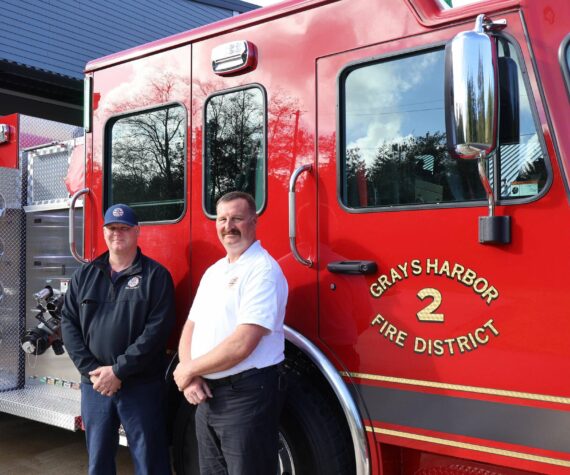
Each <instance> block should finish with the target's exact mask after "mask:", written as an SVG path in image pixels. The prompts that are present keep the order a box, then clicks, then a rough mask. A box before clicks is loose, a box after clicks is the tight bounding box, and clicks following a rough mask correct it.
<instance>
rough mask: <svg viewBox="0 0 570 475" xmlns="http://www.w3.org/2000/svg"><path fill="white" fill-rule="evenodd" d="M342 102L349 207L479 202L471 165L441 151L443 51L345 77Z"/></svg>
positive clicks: (345, 195) (345, 196)
mask: <svg viewBox="0 0 570 475" xmlns="http://www.w3.org/2000/svg"><path fill="white" fill-rule="evenodd" d="M344 97H345V103H344V117H343V120H344V141H345V146H344V150H345V158H344V164H343V165H344V176H343V190H342V198H343V202H344V203H345V204H346V205H347V206H348V207H351V208H368V207H380V206H402V205H410V204H430V203H443V202H455V201H469V200H481V199H484V196H485V194H484V191H483V187H482V185H481V183H480V180H479V176H478V172H477V168H476V163H475V162H474V161H472V162H469V161H457V160H453V159H452V158H451V157H450V155H449V154H448V152H447V150H446V137H445V132H444V130H445V117H444V113H443V51H442V50H438V51H433V50H432V51H428V52H427V53H424V54H420V55H415V56H405V57H402V58H399V59H397V60H389V61H385V62H381V63H372V64H368V65H365V66H364V67H357V68H355V69H352V70H349V71H348V72H347V73H346V74H345V75H344Z"/></svg>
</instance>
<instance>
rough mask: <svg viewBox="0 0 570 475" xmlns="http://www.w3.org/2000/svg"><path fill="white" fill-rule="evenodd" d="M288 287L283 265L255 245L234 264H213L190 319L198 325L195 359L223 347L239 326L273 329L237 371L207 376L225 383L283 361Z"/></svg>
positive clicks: (195, 327)
mask: <svg viewBox="0 0 570 475" xmlns="http://www.w3.org/2000/svg"><path fill="white" fill-rule="evenodd" d="M287 295H288V286H287V281H286V280H285V276H284V275H283V272H282V271H281V268H280V267H279V264H277V262H276V261H275V259H273V257H271V256H270V255H269V253H268V252H267V251H266V250H265V249H263V248H262V247H261V243H260V242H259V241H256V242H254V243H253V244H252V245H251V246H250V247H249V248H248V249H247V250H246V251H245V252H244V253H243V254H242V255H241V256H240V257H239V259H238V260H237V261H236V262H234V263H231V264H230V262H229V261H228V258H227V257H224V258H223V259H220V260H219V261H218V262H216V263H215V264H214V265H212V266H211V267H210V268H209V269H208V270H207V271H206V273H205V274H204V276H203V277H202V280H201V281H200V286H199V287H198V292H197V293H196V298H195V299H194V302H193V304H192V308H191V309H190V314H189V315H188V319H189V320H191V321H193V322H194V332H193V334H192V351H191V356H192V359H194V358H198V357H199V356H202V355H204V354H205V353H207V352H209V351H210V350H212V349H213V348H214V347H216V346H217V345H219V344H220V343H221V342H222V341H223V340H224V339H225V338H226V337H228V336H229V335H230V334H231V333H233V331H234V330H235V329H236V327H237V326H238V325H240V324H244V323H249V324H255V325H260V326H262V327H264V328H267V329H268V330H270V333H269V334H267V335H265V336H263V337H262V338H261V340H260V342H259V344H258V345H257V347H256V348H255V350H253V352H252V353H251V354H250V355H249V356H248V357H247V358H246V359H245V360H243V361H241V362H240V363H238V364H237V365H236V366H234V367H232V368H229V369H227V370H224V371H219V372H216V373H211V374H206V375H204V376H205V377H207V378H212V379H216V378H223V377H225V376H230V375H232V374H237V373H240V372H242V371H245V370H248V369H251V368H264V367H266V366H271V365H274V364H277V363H280V362H281V361H283V359H284V354H283V351H284V348H285V338H284V333H283V320H284V318H285V306H286V304H287Z"/></svg>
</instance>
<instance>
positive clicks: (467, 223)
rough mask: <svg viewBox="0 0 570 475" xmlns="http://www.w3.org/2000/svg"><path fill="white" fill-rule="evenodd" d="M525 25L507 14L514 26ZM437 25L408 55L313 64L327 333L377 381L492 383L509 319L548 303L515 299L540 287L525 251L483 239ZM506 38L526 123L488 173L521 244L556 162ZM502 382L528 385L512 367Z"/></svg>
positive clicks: (510, 341) (345, 56) (513, 324)
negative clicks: (491, 368)
mask: <svg viewBox="0 0 570 475" xmlns="http://www.w3.org/2000/svg"><path fill="white" fill-rule="evenodd" d="M517 21H518V20H517V19H516V18H510V19H509V27H510V28H511V29H512V31H517V28H518V26H517V23H516V22H517ZM442 34H443V33H442V32H439V33H437V35H435V34H429V35H426V37H424V38H414V39H410V40H407V41H408V43H407V45H406V48H407V49H406V50H405V51H404V52H402V51H401V47H402V46H401V43H398V44H396V43H394V44H389V43H384V44H381V45H378V46H371V47H368V48H363V49H361V50H358V51H351V52H347V53H341V54H337V55H332V56H329V57H325V58H320V59H319V60H318V62H317V75H318V79H317V88H318V94H317V97H318V105H317V107H318V109H317V113H318V120H317V122H318V177H319V185H318V236H319V250H318V269H319V296H320V298H319V334H320V336H321V338H322V339H323V340H324V341H325V342H326V344H327V345H328V346H329V348H331V350H332V351H333V352H334V353H336V355H337V356H338V358H339V361H341V362H342V364H343V365H344V367H345V369H346V370H347V371H348V372H349V373H351V374H353V375H360V376H358V377H361V376H363V375H364V377H365V378H366V379H367V380H369V381H372V380H374V381H378V380H384V379H383V378H389V379H390V378H396V379H397V380H398V381H408V380H422V381H428V382H429V381H431V382H433V381H441V382H444V383H448V382H450V381H452V382H454V383H458V384H464V385H471V386H473V385H477V386H481V387H485V388H492V387H496V386H497V385H498V384H499V383H497V378H493V377H492V376H491V375H490V374H489V372H488V371H486V370H485V368H486V367H487V365H488V364H489V362H490V361H493V360H494V359H496V358H498V354H497V353H495V352H497V351H500V350H499V348H501V347H503V348H504V347H505V346H508V345H513V346H516V345H519V344H520V342H517V340H516V339H517V335H519V328H520V326H519V324H518V322H517V321H516V320H513V319H511V320H509V319H508V318H507V317H506V315H507V314H508V315H516V316H521V315H525V314H527V313H528V312H529V309H531V308H532V309H533V310H532V311H533V312H535V315H536V316H538V315H540V314H541V310H540V304H539V303H537V302H534V301H533V300H532V299H530V298H529V299H522V300H521V299H520V296H521V295H532V294H533V287H534V284H533V280H532V278H531V277H530V274H529V268H528V264H529V261H528V260H527V259H521V260H517V261H515V260H514V259H510V260H509V259H508V256H509V255H511V251H512V250H513V244H506V245H493V244H491V245H483V244H480V243H479V240H478V227H477V226H478V220H479V216H485V215H486V214H487V206H486V205H487V202H486V194H485V191H484V189H483V186H482V184H481V180H480V179H479V176H478V171H477V163H476V161H469V160H463V161H458V160H455V159H453V158H452V157H451V156H450V155H449V153H448V152H447V147H446V127H445V116H444V71H445V68H444V54H445V51H444V44H445V42H444V40H447V39H448V38H450V37H452V36H453V34H454V33H453V32H448V33H446V35H447V36H446V37H445V38H443V37H441V35H442ZM427 36H430V38H427ZM506 41H507V40H505V42H504V44H503V41H502V40H501V41H499V42H498V53H499V59H501V58H506V59H508V62H511V63H513V64H514V65H515V69H518V72H517V71H515V74H514V77H517V74H518V82H517V85H516V86H517V87H514V85H511V86H510V87H509V88H508V89H509V90H510V91H517V97H516V101H517V102H518V104H519V105H520V108H519V110H518V111H517V113H518V114H519V116H518V118H517V119H518V120H519V121H520V132H519V135H518V137H516V139H515V140H514V142H513V141H510V142H509V143H508V144H505V145H502V144H500V147H499V154H500V161H499V165H498V168H496V169H495V171H494V172H493V169H492V170H491V174H492V173H496V174H497V175H499V176H500V177H501V182H500V187H498V188H497V186H495V189H496V193H497V194H498V195H499V196H498V198H499V200H500V201H499V203H500V206H499V207H498V213H499V214H513V213H517V229H522V230H524V232H522V231H521V234H519V235H518V236H516V235H514V236H513V240H517V242H518V245H520V244H521V239H523V236H524V238H525V239H530V236H531V235H532V233H534V232H535V231H536V230H537V227H536V226H535V224H536V222H537V221H540V220H541V219H542V218H541V216H542V214H541V213H540V212H539V210H538V209H537V207H536V204H537V203H540V201H541V200H540V199H537V198H540V196H541V193H544V192H545V191H546V190H547V183H548V171H547V167H546V166H545V161H546V151H545V148H544V146H543V145H542V143H541V140H542V138H541V133H540V127H539V126H538V125H537V124H536V123H535V121H534V120H533V117H532V112H531V110H532V108H533V107H534V106H533V104H532V103H529V97H531V94H529V93H528V92H527V91H528V89H526V90H525V88H527V85H526V84H525V81H524V80H523V79H522V76H521V74H520V70H521V69H522V68H521V61H522V60H521V56H520V54H515V53H514V52H515V48H514V46H513V44H506ZM422 44H423V45H425V44H429V45H435V46H430V47H429V48H428V47H426V46H422ZM438 45H439V46H438ZM525 163H527V165H525ZM530 164H532V166H530ZM527 172H529V173H527ZM491 178H492V177H491ZM515 198H516V200H515ZM506 205H508V206H506ZM531 216H532V217H531ZM517 232H518V231H517ZM533 252H540V247H537V249H536V250H534V251H533ZM544 261H548V257H547V256H546V255H545V256H544ZM538 274H540V269H539V268H537V269H535V275H538ZM513 275H516V276H517V289H516V294H517V295H518V296H519V298H517V299H515V300H513V299H509V297H508V296H509V295H512V294H513V292H515V289H512V286H513V283H512V282H513V281H512V276H513ZM520 286H524V287H526V288H527V290H526V291H525V293H522V292H521V287H520ZM523 301H524V302H523ZM523 305H524V306H523ZM537 318H538V317H537ZM530 326H532V325H530V324H529V327H530ZM545 331H546V330H545ZM519 338H520V336H519ZM524 338H525V344H528V341H531V342H534V341H535V339H534V338H535V337H533V338H530V337H529V338H526V337H524ZM544 338H547V336H546V334H545V335H544ZM537 345H538V343H537ZM513 354H515V353H513ZM561 361H562V360H561ZM512 365H513V366H512V367H514V366H516V362H515V361H513V362H512ZM507 367H508V366H505V368H507ZM537 371H539V369H538V368H537ZM499 379H500V381H501V382H500V385H504V386H505V387H506V388H514V387H518V388H519V390H520V388H521V385H520V381H517V380H515V378H514V376H513V375H512V374H510V373H509V372H508V371H507V370H505V371H504V372H501V377H500V378H499ZM390 380H392V379H390ZM426 384H431V383H426ZM438 384H439V383H438ZM533 390H534V391H537V392H540V391H541V388H539V387H538V386H537V387H534V389H533ZM551 390H553V391H554V388H551Z"/></svg>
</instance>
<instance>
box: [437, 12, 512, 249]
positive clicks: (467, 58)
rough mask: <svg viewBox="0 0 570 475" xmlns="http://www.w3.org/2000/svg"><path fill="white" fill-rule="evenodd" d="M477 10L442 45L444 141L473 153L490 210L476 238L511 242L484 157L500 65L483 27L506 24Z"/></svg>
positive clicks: (458, 153) (494, 125)
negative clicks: (465, 27)
mask: <svg viewBox="0 0 570 475" xmlns="http://www.w3.org/2000/svg"><path fill="white" fill-rule="evenodd" d="M504 26H506V22H504V21H501V22H499V23H492V22H491V21H490V20H488V19H487V18H485V16H484V15H479V16H478V17H477V20H476V21H475V28H474V30H473V31H464V32H461V33H459V34H458V35H457V36H455V38H453V39H452V40H451V42H450V43H449V44H448V45H447V46H446V48H445V125H446V129H447V130H446V132H447V146H448V149H449V152H450V153H451V155H452V156H453V157H455V158H458V159H477V160H478V165H479V177H480V179H481V183H482V184H483V187H484V188H485V191H486V193H487V199H488V202H489V215H488V216H481V217H480V218H479V242H481V243H502V244H506V243H510V241H511V221H510V216H495V194H494V191H493V188H492V187H491V184H490V181H489V174H488V158H489V155H491V154H492V153H493V152H494V151H495V149H496V148H497V132H498V122H499V121H498V118H499V104H498V102H499V100H498V98H499V89H498V84H499V82H498V78H499V66H498V60H497V47H496V45H495V42H494V41H493V40H492V39H491V37H490V36H489V35H488V34H487V33H486V31H488V30H491V29H493V28H501V27H502V28H504Z"/></svg>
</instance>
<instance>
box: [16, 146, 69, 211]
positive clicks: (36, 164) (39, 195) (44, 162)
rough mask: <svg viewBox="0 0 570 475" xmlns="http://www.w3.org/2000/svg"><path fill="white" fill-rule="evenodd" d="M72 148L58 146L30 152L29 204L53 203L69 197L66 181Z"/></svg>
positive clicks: (28, 157) (28, 158)
mask: <svg viewBox="0 0 570 475" xmlns="http://www.w3.org/2000/svg"><path fill="white" fill-rule="evenodd" d="M71 148H72V147H67V146H66V145H58V146H52V147H46V148H44V149H39V150H34V151H31V152H28V156H27V160H28V204H30V205H33V204H40V203H53V202H57V201H61V200H66V199H67V198H68V197H69V193H68V191H67V187H66V186H65V181H64V180H65V176H66V175H67V167H68V160H69V155H70V153H71Z"/></svg>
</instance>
